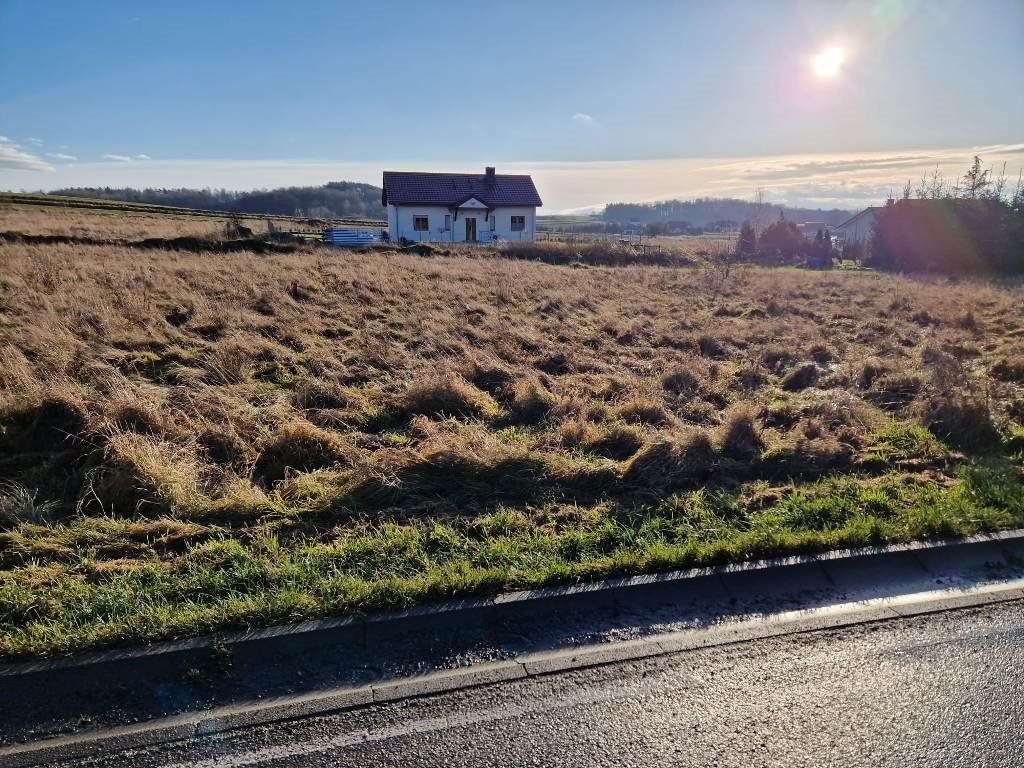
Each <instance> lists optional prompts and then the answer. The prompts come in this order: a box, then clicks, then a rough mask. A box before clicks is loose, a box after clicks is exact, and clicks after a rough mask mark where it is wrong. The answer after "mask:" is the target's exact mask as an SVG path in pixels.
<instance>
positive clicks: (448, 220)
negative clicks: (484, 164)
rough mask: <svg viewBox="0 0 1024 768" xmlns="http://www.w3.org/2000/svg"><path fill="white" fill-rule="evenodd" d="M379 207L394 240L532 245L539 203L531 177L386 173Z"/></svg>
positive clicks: (489, 172)
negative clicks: (526, 242) (385, 211)
mask: <svg viewBox="0 0 1024 768" xmlns="http://www.w3.org/2000/svg"><path fill="white" fill-rule="evenodd" d="M382 202H383V203H384V205H386V206H387V209H388V234H389V235H390V236H391V239H392V240H393V241H401V240H409V241H415V242H446V243H447V242H451V243H488V242H493V241H494V240H516V241H519V240H533V239H534V237H535V236H536V233H537V208H539V207H540V206H541V205H543V203H542V202H541V199H540V195H539V194H537V188H536V187H535V186H534V184H533V179H532V178H530V177H529V176H521V175H516V176H513V175H508V174H497V173H495V172H494V168H486V169H485V170H484V173H477V174H473V173H420V172H405V171H384V192H383V195H382Z"/></svg>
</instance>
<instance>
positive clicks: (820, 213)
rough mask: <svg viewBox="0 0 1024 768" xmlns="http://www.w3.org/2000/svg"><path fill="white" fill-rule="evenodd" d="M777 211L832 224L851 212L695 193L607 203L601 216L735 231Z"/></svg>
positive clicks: (792, 217) (607, 219)
mask: <svg viewBox="0 0 1024 768" xmlns="http://www.w3.org/2000/svg"><path fill="white" fill-rule="evenodd" d="M780 215H782V216H784V217H785V218H787V219H789V220H791V221H801V222H803V221H816V222H821V224H823V225H825V226H829V227H834V226H836V225H838V224H841V223H843V222H844V221H846V219H848V218H849V217H850V216H852V215H853V214H852V213H851V212H850V211H844V210H840V209H839V208H833V209H831V210H823V209H821V208H794V207H790V206H785V205H780V204H778V203H767V202H764V201H763V200H754V201H751V200H739V199H736V198H713V197H698V198H696V199H694V200H662V201H660V202H656V203H609V204H608V205H606V206H605V208H604V213H603V215H602V218H603V219H604V220H605V222H614V223H617V224H619V225H620V226H621V225H625V224H626V223H628V222H630V221H634V222H637V223H640V224H644V225H648V224H659V225H662V226H664V227H665V228H666V230H671V229H673V228H676V229H681V228H683V226H684V225H685V226H688V227H690V228H691V229H695V230H697V231H730V232H735V231H736V230H737V229H738V228H739V226H740V222H742V221H744V220H751V221H753V220H756V219H763V220H764V222H765V223H767V222H768V221H770V220H771V219H773V218H778V217H779V216H780ZM673 225H674V227H673ZM680 234H690V233H680Z"/></svg>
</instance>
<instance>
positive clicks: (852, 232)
mask: <svg viewBox="0 0 1024 768" xmlns="http://www.w3.org/2000/svg"><path fill="white" fill-rule="evenodd" d="M877 210H878V206H872V207H870V208H865V209H864V210H863V211H861V212H860V213H858V214H857V215H856V216H853V217H851V218H849V219H847V220H846V221H844V222H843V223H842V224H840V225H839V226H838V227H836V228H835V230H833V232H832V234H834V235H836V236H837V237H839V238H840V239H841V240H842V241H843V243H844V244H845V245H853V244H855V243H866V242H867V241H868V240H870V239H871V233H872V232H873V231H874V227H875V211H877Z"/></svg>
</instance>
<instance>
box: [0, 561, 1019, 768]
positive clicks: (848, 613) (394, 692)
mask: <svg viewBox="0 0 1024 768" xmlns="http://www.w3.org/2000/svg"><path fill="white" fill-rule="evenodd" d="M1014 600H1024V579H1018V580H1016V581H1015V582H1014V583H1013V584H1010V585H997V586H994V587H990V588H982V589H979V590H978V591H975V592H968V593H964V594H958V595H954V596H946V597H931V596H930V595H928V593H926V594H925V596H923V597H922V599H918V600H914V599H908V600H906V601H903V602H899V601H889V604H885V605H867V606H863V605H852V606H848V607H844V608H843V609H842V610H822V611H812V612H810V615H807V613H808V612H805V611H790V612H787V613H784V614H779V615H776V616H768V617H765V618H763V619H757V620H752V621H748V622H743V623H741V624H738V625H734V626H728V627H712V628H708V629H697V630H686V631H682V632H674V633H669V634H665V635H660V636H656V637H650V638H644V639H641V640H632V641H625V642H621V643H610V644H604V645H598V646H590V647H585V648H580V649H566V650H559V651H552V652H545V653H538V654H527V655H525V656H523V657H521V658H519V659H515V660H509V661H502V662H495V663H491V664H481V665H477V666H473V667H468V668H464V669H454V670H445V671H442V672H433V673H430V674H426V675H421V676H417V677H412V678H403V679H399V680H390V681H386V682H382V683H377V684H373V685H366V686H361V687H357V688H345V689H337V690H328V691H318V692H317V693H316V694H310V695H304V696H293V697H282V698H280V699H275V700H265V701H257V702H244V703H241V704H238V705H233V706H230V707H222V708H219V709H214V710H209V711H204V712H197V713H189V714H186V715H179V716H175V717H170V718H164V719H161V720H158V721H155V722H149V723H143V724H139V725H132V726H122V727H117V728H111V729H107V730H104V731H99V732H96V733H89V734H84V735H78V736H68V737H58V738H53V739H48V740H46V741H43V742H36V743H30V744H22V745H17V746H14V747H6V748H0V764H2V765H3V766H5V767H6V768H26V767H27V766H34V765H43V764H46V763H49V762H54V761H57V760H60V761H68V760H75V759H84V758H86V757H89V756H92V755H96V754H99V753H110V752H119V751H123V750H128V749H140V748H145V747H152V746H157V745H160V744H167V743H171V742H176V741H182V740H186V739H191V738H196V737H201V736H208V735H213V734H218V733H225V732H228V731H232V730H237V729H240V728H250V727H254V726H260V725H267V724H270V723H276V722H282V721H287V720H294V719H299V718H307V717H314V716H318V715H329V714H334V713H338V712H344V711H346V710H352V709H358V708H362V707H366V706H369V705H372V704H378V703H386V702H394V701H400V700H403V699H411V698H418V697H422V696H429V695H437V694H441V693H449V692H453V691H459V690H466V689H470V688H476V687H479V686H483V685H490V684H494V683H501V682H508V681H514V680H519V679H524V678H529V677H538V676H543V675H551V674H557V673H560V672H568V671H572V670H578V669H586V668H590V667H597V666H603V665H608V664H615V663H620V662H626V661H636V660H640V659H649V658H654V657H658V656H665V655H669V654H675V653H681V652H685V651H691V650H697V649H701V648H712V647H717V646H726V645H733V644H736V643H742V642H748V641H751V640H758V639H763V638H769V637H783V636H787V635H798V634H806V633H808V632H819V631H823V630H829V629H840V628H843V627H852V626H859V625H864V624H871V623H876V622H880V621H890V620H904V619H907V618H912V617H915V616H921V615H925V614H929V613H937V612H942V611H948V610H962V609H966V608H973V607H978V606H984V605H991V604H994V603H1000V602H1009V601H1014Z"/></svg>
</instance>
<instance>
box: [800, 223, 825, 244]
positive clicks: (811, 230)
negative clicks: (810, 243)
mask: <svg viewBox="0 0 1024 768" xmlns="http://www.w3.org/2000/svg"><path fill="white" fill-rule="evenodd" d="M796 226H797V229H799V230H800V234H801V235H803V236H804V237H806V238H807V239H808V240H813V239H814V238H815V237H816V236H817V234H818V233H819V232H824V231H825V230H826V229H830V227H829V226H828V224H826V223H825V222H823V221H808V222H804V223H803V224H797V225H796Z"/></svg>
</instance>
